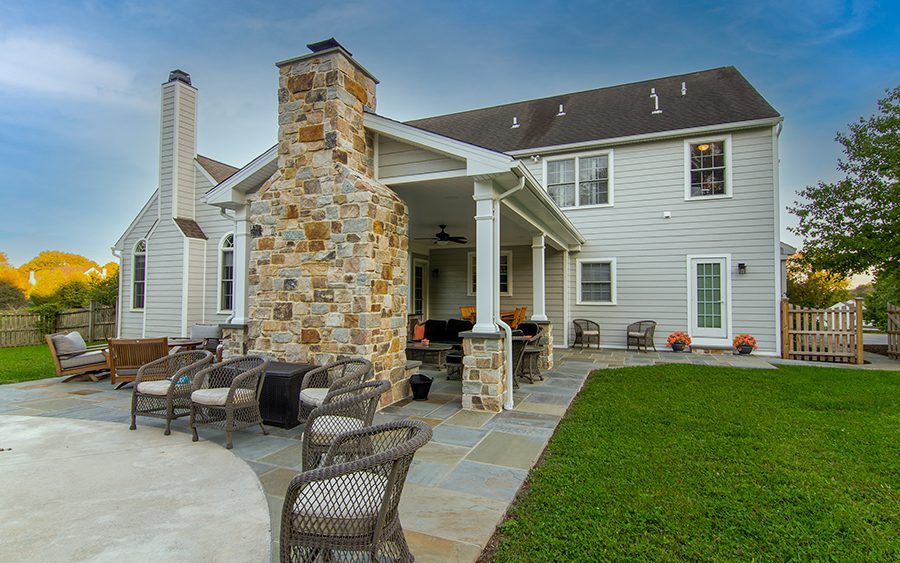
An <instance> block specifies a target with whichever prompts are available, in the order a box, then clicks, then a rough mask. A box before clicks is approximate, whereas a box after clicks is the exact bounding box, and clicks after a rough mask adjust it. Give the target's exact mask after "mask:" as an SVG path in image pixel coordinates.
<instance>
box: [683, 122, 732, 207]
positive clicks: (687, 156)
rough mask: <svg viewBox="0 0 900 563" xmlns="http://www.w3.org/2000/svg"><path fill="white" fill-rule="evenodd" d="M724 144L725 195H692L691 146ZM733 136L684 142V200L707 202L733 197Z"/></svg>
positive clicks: (694, 139) (716, 136)
mask: <svg viewBox="0 0 900 563" xmlns="http://www.w3.org/2000/svg"><path fill="white" fill-rule="evenodd" d="M718 142H721V143H723V147H724V148H725V193H724V194H722V195H691V145H696V144H699V143H718ZM731 160H732V159H731V134H730V133H729V134H726V135H714V136H710V137H695V138H693V139H685V140H684V200H685V201H706V200H708V199H729V198H731V197H732V190H731V186H732V181H731V176H732V175H733V173H734V167H733V166H732V165H731Z"/></svg>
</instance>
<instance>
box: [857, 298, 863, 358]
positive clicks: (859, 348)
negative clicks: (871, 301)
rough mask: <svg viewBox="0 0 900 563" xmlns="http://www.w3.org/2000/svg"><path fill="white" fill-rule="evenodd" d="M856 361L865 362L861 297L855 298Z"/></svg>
mask: <svg viewBox="0 0 900 563" xmlns="http://www.w3.org/2000/svg"><path fill="white" fill-rule="evenodd" d="M856 363H857V364H859V365H862V364H863V363H865V357H864V353H863V298H862V297H857V298H856Z"/></svg>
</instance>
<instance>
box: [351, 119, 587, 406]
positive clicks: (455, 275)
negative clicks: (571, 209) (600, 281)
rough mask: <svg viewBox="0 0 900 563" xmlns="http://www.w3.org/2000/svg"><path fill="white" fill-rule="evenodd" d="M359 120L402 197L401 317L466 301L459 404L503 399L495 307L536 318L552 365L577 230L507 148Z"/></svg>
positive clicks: (506, 344)
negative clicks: (469, 317) (405, 259)
mask: <svg viewBox="0 0 900 563" xmlns="http://www.w3.org/2000/svg"><path fill="white" fill-rule="evenodd" d="M366 127H367V128H368V129H369V130H370V131H372V132H373V133H374V134H375V139H374V145H375V158H374V167H373V168H374V170H375V176H376V179H377V180H378V181H379V182H380V183H382V184H384V185H386V186H388V187H389V188H390V189H392V190H393V191H394V192H395V193H396V194H397V195H399V196H400V197H401V199H403V200H404V202H405V203H406V204H407V207H408V213H409V232H408V236H409V296H408V307H407V313H408V315H409V317H410V319H413V320H426V319H440V320H447V319H459V318H462V317H464V316H465V315H464V314H463V312H462V311H461V309H462V308H474V319H473V320H474V325H473V326H472V328H471V330H470V331H466V332H462V333H460V336H461V337H462V352H463V359H462V406H463V408H465V409H471V410H482V411H489V412H499V411H500V410H503V409H506V410H509V409H512V408H513V406H514V399H513V393H512V389H513V373H512V368H511V366H512V365H513V357H512V348H513V347H512V346H511V342H512V332H511V328H510V326H509V325H508V323H507V322H504V318H506V316H505V315H503V314H502V313H504V312H506V311H513V310H515V309H519V310H523V309H524V310H525V311H527V314H526V315H525V318H524V319H523V320H526V321H528V322H532V323H536V324H538V325H540V327H541V329H542V330H543V333H544V335H545V338H544V349H543V351H542V358H541V364H542V366H543V367H544V369H550V368H552V367H553V363H554V361H553V325H554V322H555V323H556V324H564V319H565V316H566V315H565V303H566V301H567V300H566V299H565V293H566V286H567V283H566V282H567V280H566V279H565V272H566V268H565V267H564V265H565V264H566V263H567V262H568V258H569V253H570V252H575V251H578V250H580V247H581V244H582V243H584V238H583V237H582V236H581V234H580V233H579V232H578V231H577V229H576V228H575V227H574V225H572V223H571V222H570V221H569V220H568V218H566V216H565V215H564V214H563V213H562V212H561V211H560V210H559V208H558V207H557V206H556V205H555V204H554V203H553V202H552V200H551V199H550V198H549V196H548V195H547V194H546V192H545V191H544V189H543V187H542V186H541V185H540V184H539V183H538V181H537V180H536V179H535V178H534V177H533V176H532V175H531V173H530V172H529V171H528V169H527V168H526V167H525V166H524V165H522V164H521V163H520V162H518V161H516V160H515V159H513V158H512V157H509V156H507V155H505V154H501V153H496V152H493V151H489V150H487V149H483V148H480V147H476V146H473V145H469V144H466V143H463V142H460V141H456V140H453V139H448V138H446V137H442V136H440V135H435V134H433V133H429V132H426V131H422V130H419V129H416V128H414V127H410V126H407V125H404V124H400V123H397V122H394V121H392V120H388V119H385V118H382V117H380V116H377V115H374V114H366ZM507 320H508V319H507ZM410 336H411V335H410Z"/></svg>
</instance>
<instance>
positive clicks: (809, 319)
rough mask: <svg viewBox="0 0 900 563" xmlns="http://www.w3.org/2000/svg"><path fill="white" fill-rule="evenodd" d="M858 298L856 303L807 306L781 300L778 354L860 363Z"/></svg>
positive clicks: (825, 360) (802, 358) (861, 356)
mask: <svg viewBox="0 0 900 563" xmlns="http://www.w3.org/2000/svg"><path fill="white" fill-rule="evenodd" d="M862 325H863V318H862V299H857V300H856V305H853V306H847V307H837V308H834V309H808V308H806V307H797V306H795V305H792V304H791V303H790V302H789V301H788V300H787V299H784V300H783V301H782V302H781V355H782V357H783V358H786V359H791V360H812V361H819V362H841V363H853V364H862V363H863V332H862Z"/></svg>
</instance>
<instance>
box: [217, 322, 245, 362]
mask: <svg viewBox="0 0 900 563" xmlns="http://www.w3.org/2000/svg"><path fill="white" fill-rule="evenodd" d="M219 326H220V327H221V328H222V344H223V350H222V359H223V360H228V359H231V358H237V357H238V356H245V355H247V350H248V349H249V340H250V339H249V331H248V330H247V329H248V327H247V325H245V324H239V325H219Z"/></svg>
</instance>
